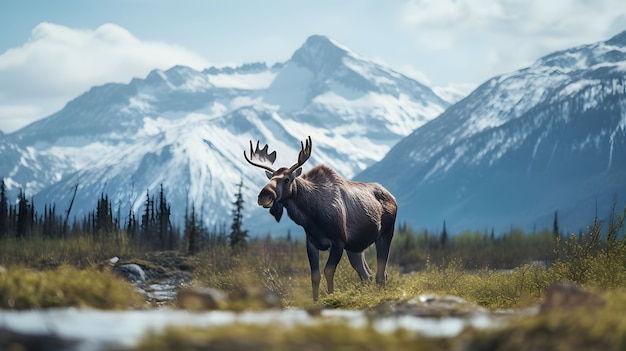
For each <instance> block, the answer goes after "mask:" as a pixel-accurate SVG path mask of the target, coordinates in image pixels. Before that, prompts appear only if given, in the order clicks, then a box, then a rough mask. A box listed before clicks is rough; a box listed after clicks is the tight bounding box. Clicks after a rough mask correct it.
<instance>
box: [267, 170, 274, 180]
mask: <svg viewBox="0 0 626 351" xmlns="http://www.w3.org/2000/svg"><path fill="white" fill-rule="evenodd" d="M265 175H266V176H267V179H272V177H273V176H274V174H273V173H272V172H270V171H265Z"/></svg>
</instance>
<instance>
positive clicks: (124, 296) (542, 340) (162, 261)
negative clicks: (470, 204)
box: [0, 207, 626, 350]
mask: <svg viewBox="0 0 626 351" xmlns="http://www.w3.org/2000/svg"><path fill="white" fill-rule="evenodd" d="M625 216H626V207H625V208H624V209H623V211H614V213H612V214H611V215H610V216H608V218H607V219H605V220H601V219H599V218H596V220H595V221H594V222H593V223H591V224H590V225H589V227H588V228H587V229H586V230H585V231H583V232H580V233H576V234H562V233H558V232H555V231H553V230H543V231H541V232H538V233H524V232H522V231H520V230H515V229H513V230H511V231H510V232H508V233H503V234H501V235H498V236H495V235H492V234H491V233H484V232H470V231H467V232H462V233H457V234H455V235H448V234H447V233H443V232H442V233H439V234H433V233H428V232H419V233H415V232H414V231H413V230H412V229H411V228H410V227H408V226H406V225H401V226H400V227H399V228H398V230H397V232H396V235H395V238H394V241H393V246H392V249H391V256H390V266H389V281H388V283H387V285H386V286H384V287H381V286H378V285H376V284H374V283H368V282H366V283H363V282H361V281H360V280H359V279H358V277H357V275H356V273H355V272H354V271H353V270H352V268H351V267H350V265H349V263H348V260H347V259H345V258H344V259H342V261H341V263H340V265H339V267H338V270H337V274H336V276H335V287H336V289H335V293H334V294H331V295H329V294H326V293H325V292H324V291H325V287H324V282H323V281H322V287H321V289H320V290H321V295H320V299H319V301H317V302H316V303H314V302H313V301H312V299H311V286H310V275H309V274H310V272H309V266H308V261H307V259H306V250H305V247H304V240H303V238H291V237H288V238H272V237H271V236H267V237H265V238H254V239H250V238H247V240H246V242H245V244H243V245H237V246H234V247H233V246H231V245H230V244H229V242H228V240H226V239H227V238H226V236H224V235H225V234H224V233H223V232H222V233H221V234H220V233H214V234H213V235H208V236H206V237H203V240H202V241H201V242H202V243H203V245H198V246H197V247H196V248H195V249H194V252H189V250H188V248H189V245H188V243H187V242H186V241H185V240H188V237H186V239H185V240H183V241H182V242H181V243H180V247H179V248H178V249H175V250H168V251H161V250H155V249H154V246H152V245H145V244H142V243H141V242H140V241H137V240H132V238H129V237H128V236H127V234H126V233H124V232H123V231H115V232H111V233H104V234H102V233H100V235H93V234H91V233H87V234H80V235H72V236H71V237H67V238H44V237H42V236H37V235H33V236H30V237H27V238H16V237H5V238H3V239H1V240H0V265H1V266H2V270H1V273H0V276H2V279H0V308H1V309H33V308H34V309H44V308H49V307H68V306H75V307H91V308H97V309H121V310H124V309H150V308H155V306H154V305H152V304H150V302H149V301H146V299H145V297H143V296H142V295H141V294H140V293H138V292H137V290H136V289H134V287H133V285H132V284H131V283H129V282H127V281H126V280H124V279H122V278H121V277H119V276H118V275H116V274H114V272H112V271H111V269H110V267H109V266H108V265H107V263H106V262H107V260H108V259H109V258H111V257H119V259H120V261H119V263H136V264H138V265H140V266H141V267H144V268H146V269H153V270H161V271H167V270H173V269H177V270H180V269H182V270H185V271H187V272H189V273H190V274H192V276H193V281H192V283H191V285H192V286H198V287H211V288H215V289H219V290H221V291H223V292H225V293H226V294H234V293H235V292H238V291H242V290H246V291H252V290H267V291H271V292H273V293H275V294H276V295H278V296H279V297H280V299H281V302H282V305H283V306H284V307H285V308H289V309H316V308H322V309H354V310H362V309H375V308H376V307H377V306H381V305H383V304H384V303H388V302H390V301H395V302H399V301H407V300H410V299H413V298H415V297H416V296H419V295H421V294H441V295H454V296H458V297H460V298H462V299H464V300H466V301H468V302H470V303H472V304H475V305H477V306H481V307H484V308H487V309H489V310H500V309H502V310H510V309H513V310H515V309H524V308H528V307H533V306H535V307H536V306H538V305H539V304H540V303H541V301H542V298H543V297H544V295H545V293H546V290H547V289H548V287H549V286H550V285H551V284H553V283H556V282H570V283H573V284H575V285H577V286H580V287H583V288H584V289H586V290H587V291H589V292H591V293H593V294H596V295H597V296H599V298H600V299H601V300H602V301H603V302H604V303H603V304H602V305H600V306H596V307H594V308H593V309H592V310H590V309H589V308H587V307H586V306H582V307H581V308H572V309H557V310H555V311H551V312H549V313H540V314H537V315H534V316H532V317H527V318H522V319H520V320H517V321H514V322H512V323H509V324H507V325H506V326H503V327H501V328H498V329H495V330H467V331H466V332H465V333H463V335H461V336H459V337H457V338H453V339H438V338H435V339H433V338H425V337H423V336H419V335H414V334H411V333H407V332H403V331H398V332H396V333H395V334H381V333H380V332H378V331H375V330H370V329H368V328H364V329H360V330H358V331H357V330H352V329H353V328H352V327H350V326H346V325H338V326H334V327H333V328H332V331H329V330H328V329H329V328H323V327H320V326H300V327H297V328H292V329H290V330H282V329H280V330H276V329H275V328H274V329H273V328H272V326H256V327H250V326H240V325H233V326H229V327H219V328H212V329H206V328H171V329H168V330H166V331H165V332H163V333H161V334H159V335H150V336H147V337H146V339H145V340H144V341H143V342H142V343H141V344H140V345H138V346H137V349H139V350H148V349H150V350H171V349H180V350H205V349H206V350H209V349H227V350H228V349H230V350H236V349H242V348H245V347H248V346H250V345H256V347H257V349H260V350H276V349H291V348H295V347H303V349H311V350H317V349H319V350H321V349H327V348H328V347H336V348H337V347H338V348H341V349H346V350H350V349H355V350H356V349H366V350H367V349H372V350H374V349H380V348H381V347H389V346H390V345H393V347H394V348H395V349H399V350H402V349H413V350H415V349H422V348H423V349H428V350H450V349H467V350H504V349H510V348H511V347H513V348H516V349H520V350H525V349H527V350H534V349H563V350H583V349H589V348H594V349H610V350H613V349H614V350H618V349H623V348H624V347H626V323H625V322H624V321H623V319H622V318H621V317H620V316H622V315H623V314H624V313H626V269H625V267H626V236H625V235H624V234H625V229H624V218H625ZM374 254H375V252H374V249H373V248H371V249H368V251H367V252H366V257H367V260H368V262H370V266H372V267H375V265H374V259H375V255H374ZM325 258H326V257H325V256H323V257H322V260H324V259H325ZM173 260H175V261H176V263H175V265H174V264H171V261H173ZM168 262H170V263H168ZM162 307H163V305H160V306H159V308H162ZM165 307H171V308H177V306H176V301H172V302H171V303H170V305H166V306H165ZM221 308H224V309H238V310H245V309H247V308H250V309H252V308H255V306H252V305H250V306H246V305H245V304H244V305H241V304H238V305H236V306H235V305H226V306H222V307H221ZM346 329H349V330H346ZM242 340H244V341H242ZM529 340H532V342H530V341H529ZM416 343H417V344H418V345H421V346H419V347H417V348H416V346H415V345H416ZM211 345H213V346H211ZM216 345H217V346H216ZM277 345H278V346H277ZM302 345H308V346H307V347H304V346H302Z"/></svg>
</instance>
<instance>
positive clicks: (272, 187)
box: [243, 136, 398, 301]
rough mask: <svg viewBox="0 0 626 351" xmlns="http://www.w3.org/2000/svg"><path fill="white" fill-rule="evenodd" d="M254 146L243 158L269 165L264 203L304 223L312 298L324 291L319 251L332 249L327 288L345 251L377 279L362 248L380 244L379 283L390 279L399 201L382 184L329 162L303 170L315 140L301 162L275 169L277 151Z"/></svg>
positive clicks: (360, 270)
mask: <svg viewBox="0 0 626 351" xmlns="http://www.w3.org/2000/svg"><path fill="white" fill-rule="evenodd" d="M259 143H260V141H257V143H256V148H255V149H253V144H252V140H251V141H250V157H249V158H248V155H247V154H246V151H245V150H244V153H243V155H244V157H245V159H246V161H248V163H250V164H251V165H253V166H256V167H260V168H263V169H265V174H266V175H267V178H268V179H269V182H268V183H267V184H266V185H265V186H264V187H263V188H262V189H261V192H260V193H259V196H258V204H259V206H263V207H264V208H269V212H270V214H271V215H272V216H274V218H275V219H276V221H277V222H279V221H280V219H281V217H282V214H283V209H284V208H286V209H287V214H288V215H289V218H291V219H292V220H293V221H294V222H295V223H296V224H298V225H299V226H301V227H303V228H304V232H305V234H306V251H307V255H308V258H309V264H310V266H311V285H312V288H313V300H314V301H317V299H318V296H319V285H320V280H321V274H320V268H319V251H320V250H322V251H326V250H330V251H329V256H328V261H327V262H326V266H325V267H324V276H325V278H326V285H327V288H328V293H329V294H332V293H333V291H334V285H333V278H334V276H335V270H336V267H337V264H339V261H340V260H341V257H342V255H343V251H344V250H346V254H347V256H348V259H349V260H350V264H351V265H352V267H353V268H354V270H356V272H357V274H358V275H359V277H360V278H361V280H363V281H368V280H371V279H372V271H371V269H370V267H369V266H368V265H367V262H366V261H365V256H364V253H363V250H365V249H366V248H367V247H369V246H370V245H372V244H375V246H376V260H377V271H376V283H378V284H380V285H384V284H385V283H386V281H387V259H388V257H389V249H390V246H391V239H392V238H393V233H394V226H395V221H396V214H397V211H398V205H397V203H396V200H395V198H394V197H393V195H391V193H389V191H387V190H386V189H385V188H383V187H382V186H381V185H380V184H377V183H362V182H355V181H350V180H347V179H345V178H343V177H342V176H341V175H339V174H338V173H337V172H336V171H335V170H333V169H332V168H330V167H329V166H326V165H318V166H315V167H313V168H312V169H311V170H309V171H308V172H307V173H306V174H302V165H303V164H304V163H305V162H306V161H307V160H308V159H309V157H310V156H311V149H312V141H311V137H310V136H309V137H308V138H307V139H306V144H305V143H303V142H302V141H300V146H301V149H300V153H299V155H298V162H296V163H295V164H294V165H293V166H291V167H288V168H287V167H281V168H278V169H274V168H272V167H271V166H272V165H273V164H274V161H275V160H276V151H273V152H271V153H268V145H267V144H266V145H265V147H264V148H263V149H260V148H259Z"/></svg>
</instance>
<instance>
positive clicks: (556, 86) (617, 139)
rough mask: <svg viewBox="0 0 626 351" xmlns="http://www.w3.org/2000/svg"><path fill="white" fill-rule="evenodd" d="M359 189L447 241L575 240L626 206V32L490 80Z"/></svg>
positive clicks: (398, 149)
mask: <svg viewBox="0 0 626 351" xmlns="http://www.w3.org/2000/svg"><path fill="white" fill-rule="evenodd" d="M356 179H359V180H366V181H374V180H375V181H378V182H380V183H382V184H383V185H385V186H386V187H388V188H389V189H390V190H391V191H392V192H393V193H394V194H396V196H397V199H398V202H399V205H400V209H401V213H400V214H399V216H400V220H401V221H407V222H408V223H410V224H412V225H413V226H414V228H427V229H430V230H434V231H440V230H441V228H442V224H443V221H444V220H445V221H446V224H447V226H448V227H447V228H448V230H451V231H459V230H464V229H470V230H481V231H482V230H489V231H491V229H492V228H495V230H496V231H503V230H508V229H510V228H511V227H516V228H521V229H524V230H528V231H530V230H533V229H536V230H539V229H542V228H549V229H552V225H553V221H554V217H555V211H558V212H557V213H558V216H557V218H558V222H559V224H560V227H561V229H563V230H564V231H567V230H569V231H574V232H578V230H580V229H585V227H586V226H587V225H590V224H592V223H593V218H594V215H595V214H596V213H597V214H598V216H599V217H600V218H605V217H606V216H607V215H608V214H609V213H610V208H611V206H612V205H613V202H614V200H616V201H617V202H616V204H617V206H618V208H617V210H620V208H621V205H622V204H623V203H624V202H625V201H626V32H623V33H621V34H619V35H617V36H615V37H613V38H611V39H610V40H607V41H604V42H599V43H595V44H590V45H583V46H580V47H574V48H571V49H568V50H564V51H559V52H555V53H553V54H550V55H547V56H545V57H542V58H540V59H538V60H537V61H536V62H535V63H534V64H533V65H532V66H531V67H527V68H524V69H521V70H519V71H516V72H512V73H509V74H504V75H501V76H497V77H494V78H492V79H490V80H488V81H487V82H485V83H484V84H482V85H481V86H479V87H478V88H477V89H476V90H475V91H474V92H472V93H471V94H470V95H469V96H468V97H466V98H465V99H463V100H461V101H460V102H458V103H456V104H455V105H453V106H452V107H450V108H449V109H447V110H446V111H445V112H444V113H443V114H442V115H441V116H439V117H438V118H436V119H434V120H432V121H430V122H429V123H427V124H425V125H424V126H422V127H420V128H419V129H417V130H415V131H414V132H413V133H411V134H410V135H409V136H408V137H406V138H405V139H403V140H402V141H401V142H399V143H398V144H396V145H395V146H394V147H393V148H392V149H391V150H390V151H389V153H388V154H387V155H386V156H385V158H384V159H383V160H381V161H380V162H379V163H377V164H375V165H373V166H372V167H370V168H368V169H367V170H365V171H364V172H362V173H361V174H359V175H358V176H357V177H356Z"/></svg>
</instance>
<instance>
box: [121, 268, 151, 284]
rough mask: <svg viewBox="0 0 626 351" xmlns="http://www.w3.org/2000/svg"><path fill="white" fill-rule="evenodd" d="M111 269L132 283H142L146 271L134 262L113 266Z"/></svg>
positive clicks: (144, 279)
mask: <svg viewBox="0 0 626 351" xmlns="http://www.w3.org/2000/svg"><path fill="white" fill-rule="evenodd" d="M113 271H115V272H117V273H118V274H120V275H121V276H122V277H123V278H125V279H127V280H128V281H130V282H131V283H134V284H137V283H143V282H145V281H146V273H145V272H144V271H143V269H142V268H141V267H140V266H139V265H137V264H134V263H129V264H122V265H119V266H115V267H114V268H113Z"/></svg>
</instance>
